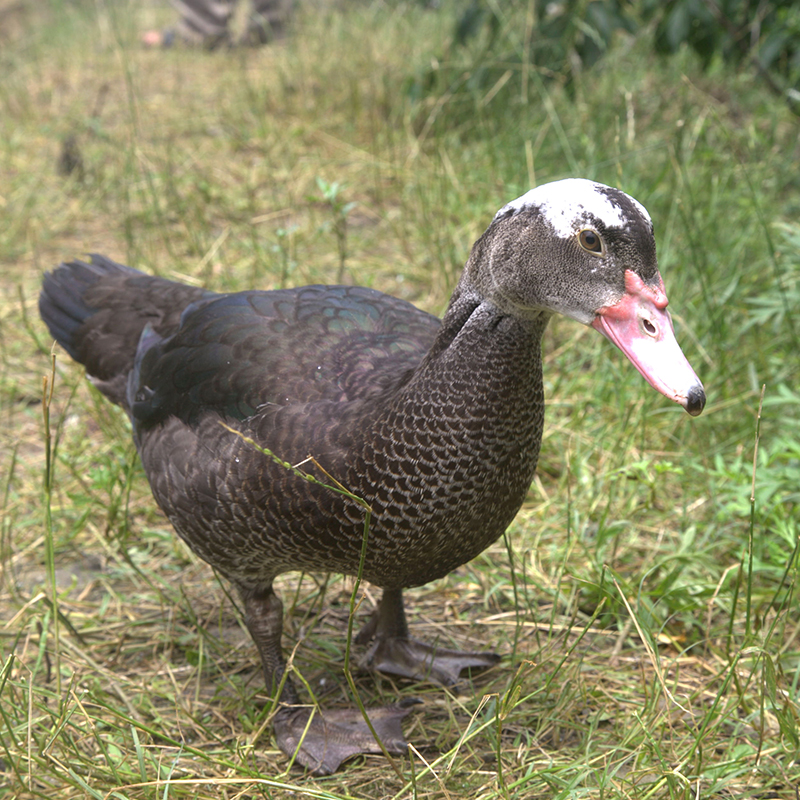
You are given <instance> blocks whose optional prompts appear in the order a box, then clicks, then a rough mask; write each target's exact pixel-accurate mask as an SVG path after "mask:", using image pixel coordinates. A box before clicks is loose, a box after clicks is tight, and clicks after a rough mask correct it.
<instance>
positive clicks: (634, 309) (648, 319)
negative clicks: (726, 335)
mask: <svg viewBox="0 0 800 800" xmlns="http://www.w3.org/2000/svg"><path fill="white" fill-rule="evenodd" d="M592 327H593V328H596V329H597V330H598V331H600V333H602V334H603V335H604V336H606V337H607V338H608V339H610V340H611V341H612V342H614V344H615V345H616V346H617V347H619V349H620V350H622V352H623V353H625V355H626V356H627V357H628V358H629V359H630V361H631V363H632V364H633V365H634V366H635V367H636V369H638V370H639V372H641V373H642V375H644V377H645V380H647V382H648V383H649V384H650V385H651V386H652V387H653V388H654V389H657V390H658V391H659V392H661V394H663V395H664V396H665V397H669V399H670V400H674V401H675V402H676V403H680V404H681V405H682V406H683V407H684V408H685V409H686V410H687V411H688V412H689V413H690V414H691V415H692V416H693V417H696V416H697V415H698V414H699V413H700V412H701V411H702V410H703V406H705V404H706V393H705V391H704V389H703V384H702V383H700V380H699V378H698V377H697V375H695V373H694V370H693V369H692V368H691V366H690V365H689V362H688V361H687V360H686V356H685V355H684V354H683V351H682V350H681V348H680V345H679V344H678V342H677V340H676V339H675V332H674V331H673V329H672V320H671V319H670V316H669V313H668V312H667V295H666V293H665V292H664V284H663V282H662V281H661V277H660V276H659V279H658V287H657V288H653V287H651V286H648V285H647V284H645V283H644V281H643V280H642V279H641V278H640V277H639V276H638V275H637V274H636V273H634V272H631V271H630V270H628V271H626V272H625V294H624V295H623V297H622V299H621V300H620V301H619V302H618V303H616V304H615V305H613V306H604V307H603V308H601V309H600V310H599V311H598V312H597V316H596V317H595V318H594V321H593V322H592Z"/></svg>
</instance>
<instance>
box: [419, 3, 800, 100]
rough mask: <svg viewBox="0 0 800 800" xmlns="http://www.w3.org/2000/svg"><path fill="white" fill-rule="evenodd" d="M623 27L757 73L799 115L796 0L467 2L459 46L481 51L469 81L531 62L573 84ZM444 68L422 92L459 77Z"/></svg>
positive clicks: (519, 72) (518, 74) (510, 72)
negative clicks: (489, 59)
mask: <svg viewBox="0 0 800 800" xmlns="http://www.w3.org/2000/svg"><path fill="white" fill-rule="evenodd" d="M620 33H627V34H631V35H635V36H647V37H651V38H652V41H653V44H654V47H655V50H656V52H658V53H660V54H662V55H668V54H673V53H676V52H677V51H678V50H680V49H681V48H684V47H687V48H690V49H691V50H692V51H694V52H695V53H697V55H698V56H699V57H700V60H701V63H702V64H703V66H704V67H705V68H708V67H709V66H710V65H711V64H712V63H713V61H714V59H715V58H719V59H721V60H723V61H724V62H726V63H727V64H730V65H732V66H733V67H735V68H736V69H753V70H756V71H757V72H758V74H759V75H760V76H761V78H762V79H763V80H764V82H765V83H766V85H767V86H769V88H770V90H772V91H773V92H775V93H776V94H779V95H781V96H782V97H784V99H785V100H786V102H787V103H788V104H789V105H790V107H791V108H792V109H793V111H794V112H795V113H800V91H798V83H799V82H800V4H798V3H797V2H796V0H762V1H761V2H758V3H755V2H750V0H666V2H664V1H663V0H562V1H561V2H558V1H554V0H530V2H524V0H515V1H514V2H499V0H469V2H468V3H466V4H465V7H464V10H463V11H462V12H461V13H460V15H459V16H458V19H457V22H456V25H455V29H454V33H453V39H452V46H453V47H455V48H464V49H469V50H470V51H471V53H472V55H473V58H474V67H475V69H473V70H470V71H469V72H470V74H469V76H468V77H467V76H465V80H464V83H465V85H467V86H470V87H473V88H474V87H480V88H482V89H484V90H485V89H488V88H490V87H492V86H498V84H499V83H500V82H503V83H506V82H510V83H511V84H512V86H513V85H514V84H516V83H518V82H519V81H524V80H525V77H526V67H530V66H535V67H536V68H537V69H538V70H539V71H540V72H543V73H544V74H547V75H550V76H551V77H552V78H553V79H555V80H559V81H562V82H563V83H564V84H565V85H567V86H569V85H570V84H571V83H572V80H573V78H574V76H575V74H576V73H578V72H580V71H582V70H585V69H588V68H590V67H593V66H594V65H595V64H596V63H597V62H598V61H599V60H600V59H601V58H602V56H603V55H604V54H605V53H606V52H607V51H608V49H609V48H610V47H611V46H612V43H613V42H614V41H615V39H617V38H618V35H619V34H620ZM487 53H492V54H494V58H493V59H492V61H493V64H491V65H483V64H482V62H484V61H485V57H486V54H487ZM444 60H446V58H443V59H441V60H440V62H441V61H444ZM520 65H522V66H523V68H522V69H519V68H518V67H519V66H520ZM441 68H442V67H441V63H436V64H434V65H433V66H432V67H431V68H430V69H429V70H427V71H426V72H425V73H424V74H423V75H421V76H420V77H419V78H418V80H417V83H416V90H417V91H418V92H420V93H426V92H428V91H431V90H432V89H433V88H434V87H437V86H438V85H439V84H440V82H441V80H442V79H444V80H445V81H447V82H450V83H452V82H453V81H454V80H455V79H456V76H455V75H453V74H446V75H444V76H442V75H440V74H438V73H439V72H440V70H441ZM506 76H507V77H506Z"/></svg>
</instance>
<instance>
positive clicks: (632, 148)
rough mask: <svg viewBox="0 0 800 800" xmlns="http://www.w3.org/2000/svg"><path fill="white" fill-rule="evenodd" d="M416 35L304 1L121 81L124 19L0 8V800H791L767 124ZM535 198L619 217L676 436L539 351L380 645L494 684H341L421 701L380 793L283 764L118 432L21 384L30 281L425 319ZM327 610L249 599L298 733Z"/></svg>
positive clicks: (787, 592) (593, 359)
mask: <svg viewBox="0 0 800 800" xmlns="http://www.w3.org/2000/svg"><path fill="white" fill-rule="evenodd" d="M453 6H454V4H449V3H443V7H442V8H441V9H439V10H435V11H428V10H425V9H424V8H423V7H422V4H417V3H410V2H409V3H400V2H398V3H380V2H373V3H364V4H342V7H341V8H340V7H339V6H336V5H331V6H328V5H321V6H320V7H310V6H309V7H308V8H307V9H306V10H305V12H301V13H300V15H299V17H298V19H297V22H296V26H295V30H294V32H293V34H292V35H291V36H290V37H288V38H287V39H286V40H284V41H282V42H280V43H279V44H278V45H276V46H273V47H265V48H261V49H254V50H241V51H233V52H216V53H205V52H197V51H191V50H183V49H177V48H176V49H175V50H173V51H167V52H148V51H144V50H141V49H140V48H139V47H138V46H137V44H136V41H137V35H138V31H140V30H141V29H143V28H144V27H147V26H151V25H155V24H162V23H166V22H167V21H168V20H169V19H170V12H169V11H168V10H166V9H164V8H161V7H160V6H157V5H154V4H149V3H148V4H140V3H131V4H130V5H128V4H125V3H113V4H112V3H105V2H99V3H88V2H86V3H66V2H64V3H62V2H57V1H56V0H51V1H50V2H49V3H33V2H32V0H30V1H29V0H20V2H10V0H2V2H0V15H2V16H0V20H2V24H0V36H3V37H4V39H3V41H2V46H1V47H0V65H1V66H2V73H3V76H4V78H3V81H1V82H0V218H1V219H2V224H0V268H1V269H0V286H1V288H2V293H1V294H0V335H1V336H2V361H1V362H0V415H2V426H1V427H0V500H1V501H2V522H1V524H0V564H1V566H2V583H0V609H2V613H0V617H2V619H3V620H4V622H3V624H2V626H0V655H2V661H1V662H0V761H1V762H2V763H0V768H1V769H2V773H0V795H2V794H3V793H5V794H6V796H8V797H15V798H55V797H58V798H65V797H76V798H77V797H93V798H107V797H108V798H110V797H114V798H149V797H153V798H155V797H159V798H173V797H192V798H195V797H196V798H206V797H208V798H211V797H214V798H217V797H225V798H238V797H273V798H279V797H287V796H300V797H322V798H344V797H354V798H398V800H399V798H409V797H413V798H434V797H435V798H458V797H465V796H474V797H476V798H481V800H483V799H484V798H503V800H518V799H521V798H548V800H550V799H551V798H573V797H591V798H636V800H650V799H651V798H670V800H672V799H673V798H686V799H687V800H688V798H697V797H703V798H726V797H735V796H738V797H761V798H768V797H772V798H796V796H797V789H796V787H797V786H798V785H799V784H800V761H798V745H799V744H800V734H799V733H798V713H800V707H799V705H798V683H800V658H799V657H798V656H799V653H800V643H799V642H798V633H800V625H799V624H798V617H799V615H798V599H797V588H798V583H797V566H798V564H797V562H798V554H797V549H798V547H797V541H798V517H799V516H800V495H799V494H798V486H800V449H799V448H800V445H798V441H800V437H799V436H798V432H799V431H800V395H798V390H797V383H796V376H797V374H798V371H799V369H800V363H799V362H800V347H798V335H799V332H798V331H799V329H800V325H799V324H798V322H797V319H796V318H795V317H796V315H795V314H794V311H795V309H796V308H797V307H798V302H800V257H798V255H797V253H798V248H797V245H798V242H800V226H798V224H797V222H796V220H797V215H798V211H800V200H798V198H799V197H800V193H798V189H800V186H799V185H798V181H800V178H798V175H800V169H798V166H799V164H798V162H800V148H799V146H798V139H799V138H800V137H798V121H797V119H796V118H795V117H793V116H792V115H791V114H790V113H789V112H788V111H787V110H786V109H785V108H784V107H783V106H782V105H781V103H780V102H779V101H777V100H773V99H772V98H771V97H769V96H768V94H767V93H766V92H765V91H764V89H763V87H761V86H760V85H759V84H758V83H757V79H756V78H754V77H753V76H751V75H748V74H730V73H727V72H725V71H723V70H722V69H721V68H716V67H712V69H711V70H710V71H709V72H707V73H703V72H701V71H700V70H699V67H698V64H697V63H696V62H695V61H693V60H692V58H691V57H690V56H688V55H686V54H683V55H678V56H677V57H675V58H674V59H672V60H668V61H661V60H656V59H655V58H654V56H653V55H652V52H651V50H652V48H651V47H650V46H649V44H648V41H647V37H646V35H643V36H641V37H640V38H639V39H637V40H624V41H620V42H619V44H618V46H617V47H616V48H615V49H614V50H613V51H612V53H611V54H610V55H609V57H608V58H607V59H606V60H605V62H604V64H603V65H602V68H601V69H596V70H594V71H592V72H590V73H586V74H584V75H582V76H579V77H578V79H577V81H576V84H575V85H574V86H573V89H572V96H569V95H568V94H567V93H566V92H565V91H564V90H563V89H562V88H561V87H560V86H559V84H558V82H557V81H552V80H548V79H547V78H546V77H542V76H539V75H538V74H537V73H536V72H535V70H531V71H530V72H529V73H528V77H527V79H526V82H525V83H524V84H520V83H519V82H518V81H515V80H512V79H507V80H506V81H505V82H504V83H503V84H502V85H497V84H495V85H494V86H493V87H492V89H491V91H489V92H487V91H486V90H485V89H483V88H481V87H480V85H479V84H472V83H470V81H469V80H462V79H459V80H458V81H455V82H453V81H450V82H447V81H448V80H449V79H448V78H447V76H448V75H460V76H463V77H465V78H467V77H468V76H469V74H470V70H471V69H474V66H475V64H474V58H475V54H474V53H473V52H470V51H469V50H458V49H455V48H451V47H450V46H449V44H448V42H449V37H450V33H451V31H452V21H453V19H454V13H455V12H454V7H453ZM520 30H521V29H520V28H519V27H518V26H515V25H514V24H513V19H509V22H508V26H507V28H506V29H505V30H504V31H503V34H502V35H503V36H505V42H506V43H507V44H509V46H511V47H513V46H517V45H518V42H516V39H515V37H518V36H520V35H522V34H521V33H520ZM482 57H483V58H488V56H486V55H485V54H484V55H483V56H482ZM432 63H437V64H439V65H442V69H440V70H439V73H437V74H440V77H441V80H440V82H439V83H436V82H433V84H430V86H429V93H427V94H425V93H424V92H423V93H420V91H419V87H420V86H421V85H422V84H421V83H420V77H419V76H424V75H426V74H429V70H430V67H431V64H432ZM444 67H446V68H447V69H444ZM501 74H504V73H501ZM512 77H513V76H512ZM523 85H524V90H523ZM70 137H71V138H70ZM65 143H67V145H68V147H67V149H68V150H69V149H71V148H72V147H76V148H77V153H78V154H79V156H80V164H81V166H80V167H75V168H74V169H73V170H72V171H71V172H68V174H60V173H59V162H60V160H61V163H62V164H63V158H62V153H63V152H64V149H65ZM64 171H65V170H64V169H63V168H62V169H61V172H64ZM568 175H573V176H583V177H589V178H593V179H597V180H601V181H604V182H606V183H611V184H615V185H619V186H621V187H622V188H624V189H625V190H626V191H628V192H630V193H631V194H633V195H634V196H636V197H637V198H638V199H639V200H641V201H642V202H643V203H644V204H645V205H646V206H647V208H648V210H649V211H650V213H651V215H652V217H653V218H654V220H655V223H656V232H657V238H658V244H659V257H660V263H661V267H662V274H663V275H664V279H665V282H666V285H667V290H668V292H669V295H670V298H671V300H672V306H671V309H672V310H673V315H674V319H675V321H676V328H677V332H678V337H679V339H680V341H681V342H682V344H683V346H684V349H685V351H686V353H687V355H688V357H689V359H690V360H691V361H692V363H693V364H694V366H695V368H696V371H697V372H698V374H699V375H700V376H701V378H702V379H703V381H704V383H705V386H706V389H707V392H708V396H709V403H708V406H707V410H706V412H705V413H704V415H703V416H702V417H700V418H698V419H694V420H693V419H690V418H689V417H688V416H687V415H686V414H684V413H683V412H682V411H681V410H680V409H678V408H677V407H672V406H671V405H669V404H668V403H667V401H665V400H663V399H662V398H660V397H659V396H657V395H656V394H655V393H654V392H652V391H651V390H650V389H649V387H647V386H645V385H644V383H643V381H642V380H641V379H640V377H639V375H638V374H637V373H636V372H635V370H633V369H632V368H631V367H630V365H629V364H628V363H627V362H625V361H624V359H622V358H621V357H620V356H619V354H618V353H616V352H612V350H611V348H609V347H608V345H607V344H606V343H605V342H604V341H602V340H601V337H597V336H594V334H593V333H592V332H591V331H589V330H585V329H581V328H578V327H577V326H575V325H574V324H571V323H568V322H563V321H555V322H554V324H553V325H552V326H551V328H550V330H549V331H548V335H547V339H546V346H545V362H546V363H545V371H546V383H547V386H546V391H547V396H548V399H549V406H548V425H547V431H546V436H545V441H544V443H543V449H542V458H541V463H540V468H539V472H538V476H537V479H536V481H535V483H534V485H533V486H532V488H531V491H530V494H529V498H528V502H527V503H526V504H525V506H524V508H523V509H522V511H521V512H520V514H519V515H518V517H517V519H516V520H515V522H514V523H513V524H512V526H511V528H510V529H509V531H508V533H507V536H506V538H505V540H504V541H500V542H498V543H497V544H496V545H495V546H494V547H492V548H490V549H489V550H488V551H487V552H486V553H484V554H483V555H482V556H480V557H479V558H477V559H476V560H475V561H473V562H472V563H470V564H468V565H465V566H464V567H463V568H461V569H460V570H458V571H456V573H454V574H453V575H451V576H449V577H448V578H447V579H446V580H443V581H440V582H437V583H435V584H432V585H429V586H426V587H424V588H422V589H419V590H415V591H413V592H409V600H410V602H409V608H410V612H411V624H412V627H413V630H414V633H415V634H416V635H418V636H419V637H420V638H426V639H435V638H439V639H440V640H442V641H445V642H451V641H452V642H455V643H457V644H461V645H467V646H469V643H470V642H472V643H473V645H474V644H475V643H476V642H487V643H491V644H492V646H494V647H496V648H497V650H498V651H499V652H500V653H502V654H503V655H504V657H505V658H504V660H503V662H502V664H501V665H500V666H499V667H498V668H495V669H493V670H491V671H489V672H487V673H485V674H482V675H478V676H474V677H473V679H472V680H471V681H467V682H466V683H464V684H463V685H461V686H459V687H457V688H456V689H455V690H451V691H447V690H441V689H435V688H432V687H429V686H425V685H409V684H407V683H403V682H400V683H396V682H394V681H393V680H391V679H390V678H387V677H381V676H359V675H357V676H356V685H357V688H358V691H359V693H360V695H361V697H362V699H363V700H364V702H365V703H366V704H367V705H371V704H377V703H385V702H395V701H396V700H398V699H400V698H404V697H411V696H417V697H420V698H421V699H422V700H423V701H424V703H423V705H422V706H420V707H419V710H418V711H415V712H414V713H413V714H412V715H411V716H410V717H409V719H408V721H407V723H406V732H407V736H408V739H409V741H410V742H412V744H413V750H412V751H411V753H410V755H409V757H408V758H403V759H395V761H396V765H397V768H398V770H399V774H398V773H395V772H394V771H392V770H391V769H389V767H388V766H387V763H386V761H385V760H384V759H382V758H379V757H369V758H364V759H361V760H354V761H353V762H351V763H350V764H349V765H348V766H347V768H346V769H345V770H344V771H343V772H341V773H339V774H337V775H334V776H332V777H330V778H325V779H316V778H311V777H308V776H305V775H303V774H302V773H301V772H299V771H296V770H288V771H287V769H286V768H287V761H286V759H285V758H284V757H283V756H282V755H281V754H280V753H279V752H278V750H277V748H276V747H275V746H274V744H273V742H272V741H271V739H270V725H269V708H270V706H269V702H268V700H267V698H266V697H265V695H264V692H263V686H262V684H261V677H260V670H259V667H258V663H257V655H256V653H255V648H254V647H253V645H252V643H251V641H250V640H249V637H248V636H247V633H246V630H245V628H244V625H243V622H242V618H241V614H240V613H239V610H238V609H237V608H236V606H235V603H234V602H233V601H232V600H231V598H230V596H229V594H228V592H227V587H226V586H225V585H224V584H222V583H220V582H218V581H216V580H215V579H214V578H213V576H212V574H211V571H210V570H209V568H208V567H207V566H206V565H205V564H203V563H200V562H198V561H197V559H195V558H194V557H193V556H192V555H191V554H190V553H189V552H188V551H187V549H186V548H185V547H184V546H183V545H182V544H181V543H180V542H179V541H178V540H177V538H176V537H175V536H174V535H173V533H172V532H171V529H170V526H169V525H168V523H167V521H166V520H165V519H164V517H163V516H162V515H161V514H160V512H158V510H157V509H156V507H155V504H154V502H153V500H152V497H151V495H150V493H149V490H148V487H147V484H146V481H145V479H144V476H143V475H142V472H141V468H140V467H139V465H138V462H137V458H136V455H135V451H134V449H133V447H132V445H131V444H130V438H129V432H128V426H127V421H126V420H125V418H124V415H122V414H121V413H119V411H118V410H117V409H114V408H110V407H109V406H108V404H107V403H105V402H104V401H103V399H102V398H100V397H99V395H97V393H96V392H94V391H93V390H92V389H91V388H90V387H89V386H88V385H87V383H86V381H85V380H84V378H83V376H82V373H81V372H80V370H79V369H77V368H76V367H74V366H73V365H71V364H70V363H69V359H68V358H67V357H66V356H65V355H64V354H63V353H61V352H60V351H58V352H57V353H56V366H55V373H54V375H52V376H51V369H52V367H51V357H50V350H51V342H50V340H49V337H48V335H47V333H46V331H45V330H44V327H43V326H42V325H41V324H40V322H39V321H38V315H37V311H36V297H37V294H38V286H39V283H40V276H41V273H42V272H43V271H44V270H46V269H48V268H51V267H52V266H53V265H54V264H56V263H58V261H60V260H61V259H65V258H72V257H75V256H80V255H82V254H83V253H86V252H92V251H98V252H103V253H106V254H108V255H109V256H111V257H114V258H117V259H118V260H121V261H127V262H129V263H131V264H133V265H135V266H137V267H139V268H142V269H144V270H147V271H153V272H158V273H160V274H163V275H168V276H173V277H179V278H181V279H183V280H187V281H190V282H194V283H197V284H203V285H207V286H209V287H210V288H213V289H216V290H235V289H240V288H245V287H250V286H259V287H263V288H270V287H277V286H282V285H301V284H304V283H310V282H333V281H335V280H337V278H338V277H339V275H340V274H341V276H342V279H343V280H345V281H348V282H357V283H361V284H366V285H371V286H374V287H376V288H379V289H381V290H383V291H387V292H389V293H392V294H396V295H399V296H402V297H405V298H407V299H410V300H412V301H413V302H415V303H417V304H418V305H420V306H421V307H423V308H425V309H427V310H429V311H432V312H441V311H442V310H443V308H444V307H445V305H446V302H447V298H448V296H449V293H450V291H451V290H452V288H453V286H454V284H455V281H456V280H457V276H458V274H459V271H460V268H461V266H462V264H463V263H464V261H465V259H466V255H467V253H468V249H469V247H470V245H471V243H472V242H473V241H474V240H475V239H476V238H477V236H478V235H479V234H480V233H481V231H482V230H483V229H484V228H485V226H486V225H487V224H488V221H489V220H490V218H491V215H492V214H493V213H494V211H495V210H496V209H497V208H498V207H499V206H500V205H502V204H503V203H505V202H506V201H507V200H509V199H511V198H513V197H515V196H517V195H519V194H521V193H522V192H523V191H524V190H525V189H527V188H528V187H529V186H530V185H531V184H532V183H534V182H536V183H541V182H545V181H547V180H550V179H555V178H559V177H565V176H568ZM351 204H355V205H351ZM43 377H47V379H48V383H47V385H46V387H45V389H44V391H43V385H42V384H43ZM762 387H765V388H764V389H763V392H764V394H763V408H762V410H761V414H760V417H759V414H758V409H759V407H760V403H761V394H762ZM43 410H44V411H45V415H43ZM47 415H49V424H48V425H45V424H44V420H45V419H46V418H47ZM48 431H49V433H48ZM48 436H49V437H50V438H48ZM756 442H757V443H758V449H757V454H755V446H756ZM352 587H353V583H352V579H349V578H341V577H340V576H334V575H332V576H327V577H326V576H297V575H287V576H284V577H283V579H282V580H281V586H280V588H281V593H282V596H283V600H284V605H285V607H286V610H287V623H286V633H285V645H286V652H287V653H291V654H292V664H293V668H294V669H295V670H297V671H298V672H299V673H300V674H301V675H302V676H303V679H304V680H305V682H306V685H307V687H308V688H309V689H311V690H313V692H314V694H315V695H316V696H317V698H318V699H319V700H320V701H321V702H323V703H324V704H327V705H331V706H333V705H336V704H340V703H345V702H347V697H348V689H347V683H346V680H345V677H344V675H343V672H342V663H343V659H344V654H345V641H346V630H347V626H348V621H349V616H350V615H349V602H350V594H351V591H352ZM360 591H363V592H364V596H365V599H364V601H363V608H368V607H369V606H370V604H371V603H372V602H373V601H374V595H375V592H374V590H372V589H371V588H370V587H368V586H366V587H361V590H360ZM364 613H366V612H365V611H363V610H362V611H359V612H358V614H359V618H360V615H363V614H364ZM356 623H358V620H356ZM304 691H305V690H304ZM290 793H291V795H290Z"/></svg>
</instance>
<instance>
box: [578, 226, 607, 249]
mask: <svg viewBox="0 0 800 800" xmlns="http://www.w3.org/2000/svg"><path fill="white" fill-rule="evenodd" d="M578 241H579V242H580V245H581V247H582V248H583V249H584V250H588V251H589V252H590V253H602V252H603V240H602V239H601V238H600V234H599V233H598V232H597V231H593V230H592V229H591V228H584V230H582V231H581V232H580V233H579V234H578Z"/></svg>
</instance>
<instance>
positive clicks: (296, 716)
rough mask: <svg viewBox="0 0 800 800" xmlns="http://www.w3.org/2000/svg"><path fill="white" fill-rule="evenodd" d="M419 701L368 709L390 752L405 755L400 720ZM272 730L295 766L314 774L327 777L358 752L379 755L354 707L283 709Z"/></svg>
mask: <svg viewBox="0 0 800 800" xmlns="http://www.w3.org/2000/svg"><path fill="white" fill-rule="evenodd" d="M418 702H419V701H418V700H411V701H404V702H403V703H401V704H399V705H396V706H386V707H381V708H371V709H368V713H369V718H370V721H371V722H372V725H373V727H374V728H375V733H377V734H378V738H379V739H380V740H381V741H382V742H383V745H384V747H385V748H386V750H387V751H388V752H389V753H392V754H396V755H402V754H404V753H406V752H407V750H408V743H407V742H406V740H405V738H404V737H403V729H402V726H401V725H400V721H401V720H402V719H403V717H405V716H406V714H408V712H409V711H410V709H411V706H412V705H415V704H416V703H418ZM312 713H313V718H312V717H311V715H312ZM309 719H311V721H310V723H309ZM273 728H274V731H275V738H276V739H277V742H278V746H279V747H280V748H281V750H283V752H284V753H286V755H288V756H289V757H290V758H291V757H292V756H294V760H295V763H296V764H300V765H302V766H304V767H306V768H307V769H309V770H310V771H311V772H313V773H314V774H315V775H330V774H331V773H333V772H336V770H337V769H338V768H339V766H340V765H341V763H342V762H343V761H346V760H347V759H348V758H352V756H355V755H358V754H359V753H380V752H381V748H380V746H379V745H378V743H377V742H376V741H375V737H374V736H373V735H372V731H370V729H369V727H368V726H367V723H366V722H365V721H364V717H362V716H361V712H360V711H359V710H358V709H357V708H342V709H326V710H325V711H324V712H323V711H320V710H319V709H317V710H314V709H311V708H302V707H295V708H282V709H281V710H280V711H278V713H277V714H276V716H275V722H274V726H273Z"/></svg>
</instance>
